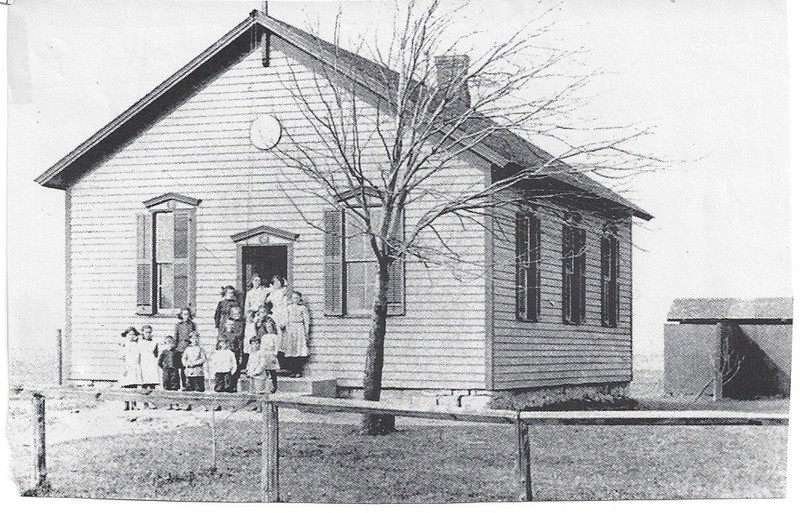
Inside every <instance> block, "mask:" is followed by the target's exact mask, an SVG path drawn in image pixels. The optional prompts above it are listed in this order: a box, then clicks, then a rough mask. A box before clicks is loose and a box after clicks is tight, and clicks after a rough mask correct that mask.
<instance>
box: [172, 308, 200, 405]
mask: <svg viewBox="0 0 800 513" xmlns="http://www.w3.org/2000/svg"><path fill="white" fill-rule="evenodd" d="M193 317H194V316H193V315H192V310H191V309H190V308H188V307H187V308H183V309H182V310H181V313H179V314H178V323H177V324H176V325H175V343H176V344H177V347H176V348H175V351H176V352H177V353H178V362H181V361H182V359H183V352H184V351H186V348H187V347H188V346H189V335H190V334H191V333H192V332H193V331H197V326H196V325H195V324H194V321H193V320H192V319H193ZM178 374H179V375H180V379H181V388H182V389H184V390H187V388H186V373H185V372H184V370H183V363H179V366H178Z"/></svg>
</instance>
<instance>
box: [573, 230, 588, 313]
mask: <svg viewBox="0 0 800 513" xmlns="http://www.w3.org/2000/svg"><path fill="white" fill-rule="evenodd" d="M575 232H576V235H577V237H576V238H577V241H576V242H577V244H575V246H576V252H577V254H578V255H579V256H577V257H576V262H575V267H576V269H575V274H576V279H577V280H578V305H577V311H578V319H580V322H581V323H584V322H586V230H581V229H576V230H575Z"/></svg>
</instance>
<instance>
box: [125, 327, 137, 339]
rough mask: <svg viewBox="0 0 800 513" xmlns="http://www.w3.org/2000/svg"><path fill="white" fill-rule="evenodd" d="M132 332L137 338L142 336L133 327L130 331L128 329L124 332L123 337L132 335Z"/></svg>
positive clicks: (129, 328)
mask: <svg viewBox="0 0 800 513" xmlns="http://www.w3.org/2000/svg"><path fill="white" fill-rule="evenodd" d="M131 332H133V333H134V334H135V335H137V336H138V335H140V333H139V330H137V329H136V328H134V327H133V326H128V329H126V330H125V331H123V332H122V336H123V337H127V336H128V333H131Z"/></svg>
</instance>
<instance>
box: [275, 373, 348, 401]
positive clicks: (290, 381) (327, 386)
mask: <svg viewBox="0 0 800 513" xmlns="http://www.w3.org/2000/svg"><path fill="white" fill-rule="evenodd" d="M336 389H337V385H336V380H335V379H314V378H306V377H302V378H289V377H284V376H278V392H277V393H279V394H281V393H290V394H301V395H310V396H313V397H336Z"/></svg>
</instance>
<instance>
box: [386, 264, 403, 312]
mask: <svg viewBox="0 0 800 513" xmlns="http://www.w3.org/2000/svg"><path fill="white" fill-rule="evenodd" d="M405 267H406V266H405V261H404V259H403V258H402V257H396V258H392V259H391V261H390V262H389V292H388V297H387V306H388V310H387V313H388V314H389V315H405V313H406V305H405Z"/></svg>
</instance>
